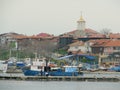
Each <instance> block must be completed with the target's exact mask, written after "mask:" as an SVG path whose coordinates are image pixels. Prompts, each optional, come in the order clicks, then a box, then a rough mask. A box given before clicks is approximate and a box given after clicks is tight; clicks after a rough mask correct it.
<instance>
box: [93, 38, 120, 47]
mask: <svg viewBox="0 0 120 90" xmlns="http://www.w3.org/2000/svg"><path fill="white" fill-rule="evenodd" d="M116 46H118V47H120V40H114V39H111V40H110V39H109V40H107V39H106V40H96V41H95V43H94V44H93V45H92V47H116Z"/></svg>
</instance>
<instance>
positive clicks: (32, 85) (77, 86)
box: [0, 80, 120, 90]
mask: <svg viewBox="0 0 120 90" xmlns="http://www.w3.org/2000/svg"><path fill="white" fill-rule="evenodd" d="M0 90H120V82H87V81H86V82H81V81H17V80H0Z"/></svg>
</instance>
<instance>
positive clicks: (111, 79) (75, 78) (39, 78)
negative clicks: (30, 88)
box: [0, 76, 120, 82]
mask: <svg viewBox="0 0 120 90" xmlns="http://www.w3.org/2000/svg"><path fill="white" fill-rule="evenodd" d="M0 80H25V81H96V82H100V81H102V82H103V81H105V82H118V81H120V77H82V76H0Z"/></svg>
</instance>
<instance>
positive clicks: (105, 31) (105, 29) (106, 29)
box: [100, 28, 111, 35]
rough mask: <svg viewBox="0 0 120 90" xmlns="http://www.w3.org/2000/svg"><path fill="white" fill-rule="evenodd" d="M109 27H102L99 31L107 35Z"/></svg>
mask: <svg viewBox="0 0 120 90" xmlns="http://www.w3.org/2000/svg"><path fill="white" fill-rule="evenodd" d="M110 31H111V29H108V28H103V29H102V30H101V31H100V32H101V33H102V34H104V35H109V33H110Z"/></svg>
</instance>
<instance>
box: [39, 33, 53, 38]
mask: <svg viewBox="0 0 120 90" xmlns="http://www.w3.org/2000/svg"><path fill="white" fill-rule="evenodd" d="M37 36H38V37H52V36H53V35H50V34H47V33H39V34H38V35H37Z"/></svg>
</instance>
